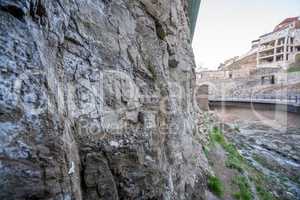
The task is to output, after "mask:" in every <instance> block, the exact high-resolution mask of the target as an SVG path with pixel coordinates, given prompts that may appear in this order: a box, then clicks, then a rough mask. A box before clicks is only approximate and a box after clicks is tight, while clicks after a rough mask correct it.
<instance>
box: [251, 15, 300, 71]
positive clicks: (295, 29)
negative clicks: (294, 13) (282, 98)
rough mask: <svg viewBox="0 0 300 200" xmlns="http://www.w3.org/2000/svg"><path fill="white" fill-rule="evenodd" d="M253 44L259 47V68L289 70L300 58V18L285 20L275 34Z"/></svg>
mask: <svg viewBox="0 0 300 200" xmlns="http://www.w3.org/2000/svg"><path fill="white" fill-rule="evenodd" d="M253 42H254V44H253V45H256V46H258V50H257V68H264V67H280V68H283V69H287V68H288V66H289V65H290V64H292V63H295V61H296V60H297V59H298V57H299V56H300V17H292V18H287V19H285V20H284V21H282V22H281V23H280V24H279V25H277V26H276V27H275V29H274V31H273V32H271V33H268V34H265V35H262V36H260V37H259V39H258V40H255V41H253Z"/></svg>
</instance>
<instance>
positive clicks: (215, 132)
mask: <svg viewBox="0 0 300 200" xmlns="http://www.w3.org/2000/svg"><path fill="white" fill-rule="evenodd" d="M209 136H210V142H211V143H219V144H221V145H222V146H223V145H226V140H225V137H224V135H223V133H222V131H221V130H220V129H218V128H217V127H214V128H213V129H212V131H211V133H210V135H209Z"/></svg>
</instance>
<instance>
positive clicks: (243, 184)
mask: <svg viewBox="0 0 300 200" xmlns="http://www.w3.org/2000/svg"><path fill="white" fill-rule="evenodd" d="M233 184H235V185H237V186H238V188H239V191H238V192H236V193H234V194H233V197H234V198H235V199H237V200H251V199H252V194H251V190H250V185H249V183H248V181H247V179H246V178H245V177H243V176H237V177H235V178H234V179H233Z"/></svg>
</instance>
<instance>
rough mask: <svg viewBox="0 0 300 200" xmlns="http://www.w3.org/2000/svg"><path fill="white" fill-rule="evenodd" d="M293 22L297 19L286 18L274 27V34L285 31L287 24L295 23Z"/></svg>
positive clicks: (297, 19) (297, 18)
mask: <svg viewBox="0 0 300 200" xmlns="http://www.w3.org/2000/svg"><path fill="white" fill-rule="evenodd" d="M295 21H299V17H289V18H286V19H285V20H283V21H282V22H281V23H280V24H278V25H277V26H276V27H275V29H274V32H276V31H279V30H283V29H285V28H286V27H287V25H288V24H290V23H292V22H295Z"/></svg>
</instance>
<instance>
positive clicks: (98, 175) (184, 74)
mask: <svg viewBox="0 0 300 200" xmlns="http://www.w3.org/2000/svg"><path fill="white" fill-rule="evenodd" d="M187 5H188V1H187V0H151V1H150V0H134V1H133V0H43V1H42V0H1V1H0V49H1V51H0V82H1V84H0V138H1V139H0V199H3V200H23V199H26V200H35V199H43V200H71V199H74V200H80V199H82V200H95V199H103V200H106V199H113V200H115V199H153V200H154V199H203V198H204V190H205V176H204V169H205V166H206V159H205V158H204V156H203V154H202V153H201V152H202V148H201V145H200V142H201V141H199V139H198V138H199V137H201V135H200V136H199V135H198V132H199V131H198V130H197V113H196V111H195V110H196V106H195V104H194V100H193V99H194V98H193V95H194V92H193V91H194V84H195V76H194V66H195V65H194V59H193V53H192V50H191V45H190V42H191V41H190V33H189V28H188V19H187V17H186V16H187V13H186V12H185V11H186V10H187V9H186V8H187Z"/></svg>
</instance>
